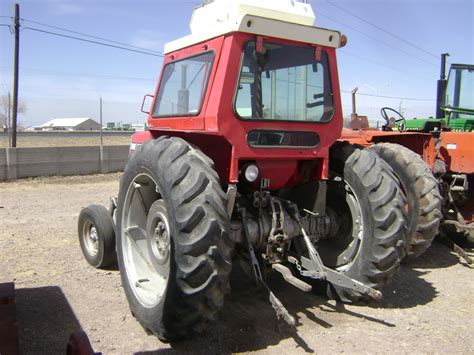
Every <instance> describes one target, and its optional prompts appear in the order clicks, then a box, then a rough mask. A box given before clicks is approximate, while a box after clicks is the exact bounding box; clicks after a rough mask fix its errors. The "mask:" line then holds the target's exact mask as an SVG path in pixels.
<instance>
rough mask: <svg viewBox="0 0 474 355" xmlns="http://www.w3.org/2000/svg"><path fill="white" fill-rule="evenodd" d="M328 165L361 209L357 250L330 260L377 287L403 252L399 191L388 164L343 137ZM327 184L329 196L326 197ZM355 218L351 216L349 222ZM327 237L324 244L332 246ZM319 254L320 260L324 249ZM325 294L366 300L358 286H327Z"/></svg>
mask: <svg viewBox="0 0 474 355" xmlns="http://www.w3.org/2000/svg"><path fill="white" fill-rule="evenodd" d="M329 166H330V171H331V172H333V173H336V174H337V175H338V176H340V177H342V178H343V180H344V181H345V182H347V183H348V184H349V185H350V186H351V189H352V191H353V193H354V194H355V196H356V198H357V200H358V203H359V206H360V211H361V214H362V221H363V233H362V237H361V241H360V246H359V248H358V251H357V254H356V255H355V256H354V257H353V259H352V260H350V262H349V263H345V265H342V266H338V265H332V266H331V265H329V266H330V267H333V268H335V269H337V270H339V271H340V272H342V273H344V274H345V275H347V276H349V277H351V278H354V279H356V280H358V281H360V282H362V283H364V284H365V285H367V286H370V287H372V288H375V289H380V288H381V287H382V286H384V285H386V284H387V283H389V281H390V280H391V279H392V278H393V276H394V275H395V273H396V272H397V271H398V269H399V265H400V262H401V260H402V259H403V257H404V256H405V247H404V245H405V241H406V231H405V223H406V216H405V214H404V206H405V201H404V195H403V193H402V191H401V189H400V187H399V185H398V181H397V180H396V178H395V177H394V176H393V174H392V173H391V171H390V167H389V166H387V164H385V163H384V162H383V161H382V159H381V158H379V157H378V156H377V154H375V153H374V152H372V151H369V150H366V149H359V148H358V147H356V146H354V145H351V144H348V143H336V144H335V145H334V146H333V147H332V148H331V150H330V165H329ZM331 198H332V197H331V188H330V189H329V190H328V199H331ZM352 223H354V221H353V222H352ZM332 242H335V241H332V240H331V239H328V240H327V246H326V247H327V248H331V243H332ZM320 250H321V251H320V254H321V257H322V259H323V261H324V260H325V256H324V255H323V253H322V252H323V250H322V249H320ZM328 294H329V296H330V297H333V298H336V299H339V300H341V301H343V302H357V301H369V298H368V297H367V296H365V295H362V294H360V293H359V292H357V291H354V290H349V289H345V288H340V287H337V286H332V285H329V286H328Z"/></svg>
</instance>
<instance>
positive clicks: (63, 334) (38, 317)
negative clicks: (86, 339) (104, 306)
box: [15, 286, 82, 354]
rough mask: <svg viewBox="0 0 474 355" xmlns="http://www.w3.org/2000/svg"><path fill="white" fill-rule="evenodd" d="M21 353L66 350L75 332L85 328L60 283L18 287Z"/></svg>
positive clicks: (59, 351) (59, 352)
mask: <svg viewBox="0 0 474 355" xmlns="http://www.w3.org/2000/svg"><path fill="white" fill-rule="evenodd" d="M15 299H16V308H17V321H18V323H17V325H18V337H19V340H20V353H22V354H32V353H44V354H51V353H58V354H64V353H65V352H66V346H67V343H68V341H69V337H70V336H71V334H72V333H74V332H78V331H81V330H82V327H81V325H80V323H79V321H78V319H77V318H76V316H75V314H74V311H73V310H72V308H71V305H70V304H69V302H68V301H67V299H66V297H65V296H64V293H63V292H62V290H61V289H60V288H59V287H57V286H48V287H38V288H18V289H16V297H15Z"/></svg>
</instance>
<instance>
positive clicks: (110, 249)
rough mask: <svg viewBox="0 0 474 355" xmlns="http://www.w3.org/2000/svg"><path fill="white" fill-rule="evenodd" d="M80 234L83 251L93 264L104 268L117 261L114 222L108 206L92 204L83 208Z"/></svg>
mask: <svg viewBox="0 0 474 355" xmlns="http://www.w3.org/2000/svg"><path fill="white" fill-rule="evenodd" d="M78 234H79V243H80V245H81V250H82V253H83V254H84V257H85V258H86V260H87V262H88V263H89V264H90V265H91V266H93V267H95V268H97V269H102V268H107V267H111V266H113V265H115V264H116V263H117V255H116V253H115V231H114V222H113V220H112V216H111V215H110V212H109V210H108V209H107V208H105V207H104V206H101V205H91V206H88V207H86V208H84V209H82V210H81V213H80V214H79V218H78Z"/></svg>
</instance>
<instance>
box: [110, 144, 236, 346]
mask: <svg viewBox="0 0 474 355" xmlns="http://www.w3.org/2000/svg"><path fill="white" fill-rule="evenodd" d="M213 166H214V164H213V162H212V160H211V159H210V158H208V157H207V156H206V155H205V154H203V153H202V152H201V151H200V150H199V149H197V148H195V147H194V146H192V145H190V144H189V143H187V142H186V141H184V140H183V139H180V138H176V137H171V138H170V137H160V138H158V139H156V140H153V141H149V142H147V143H145V144H143V146H142V147H141V148H140V149H139V150H138V151H137V152H136V153H135V155H134V156H133V157H131V158H130V159H129V162H128V163H127V166H126V168H125V171H124V175H123V176H122V179H121V184H120V192H119V198H118V210H117V231H118V232H117V253H118V261H119V267H120V271H121V276H122V284H123V287H124V290H125V293H126V296H127V299H128V302H129V305H130V308H131V311H132V314H133V315H134V316H135V317H136V319H137V320H138V321H139V322H140V323H141V324H142V326H143V327H144V328H145V329H146V330H147V331H150V332H152V333H154V334H155V335H156V336H157V337H158V338H160V339H161V340H164V341H174V340H178V339H180V338H183V337H186V336H188V335H190V334H191V333H193V332H194V331H199V330H201V329H202V328H203V325H204V324H205V323H206V321H208V320H211V319H213V317H214V315H215V313H216V312H217V311H219V310H220V309H221V308H222V307H223V302H224V295H225V294H226V293H228V292H229V291H230V287H229V272H230V269H231V252H232V248H233V244H232V242H231V240H230V238H229V228H230V220H229V216H228V214H227V212H226V203H227V200H226V195H225V194H224V192H223V191H222V188H221V185H220V182H219V177H218V175H217V173H216V171H215V170H214V168H213ZM140 174H148V175H149V176H150V177H152V178H153V180H154V181H156V188H157V190H159V194H160V198H161V199H162V201H163V203H164V205H165V206H166V210H167V213H168V218H169V225H170V226H169V227H170V234H171V240H172V242H171V243H170V250H171V251H170V255H171V256H170V266H169V277H168V280H167V284H166V286H165V287H166V288H165V291H164V295H163V297H162V298H161V299H160V301H158V302H159V303H158V304H157V305H156V306H154V307H151V308H149V307H144V306H143V304H142V303H141V302H140V301H139V299H138V298H137V296H136V295H135V294H134V291H133V289H132V288H133V287H135V286H134V285H131V284H130V281H129V277H128V276H127V265H125V262H124V256H123V253H124V250H123V244H122V242H123V241H122V237H119V235H120V236H123V233H124V231H123V230H122V228H123V227H122V222H123V221H122V218H124V217H123V216H124V211H123V209H124V201H125V198H126V193H127V189H129V186H131V184H133V183H134V181H135V180H134V178H135V177H136V176H138V175H140ZM152 208H153V207H152ZM124 238H125V237H124Z"/></svg>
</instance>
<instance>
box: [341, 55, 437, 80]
mask: <svg viewBox="0 0 474 355" xmlns="http://www.w3.org/2000/svg"><path fill="white" fill-rule="evenodd" d="M344 54H347V55H349V56H352V57H355V58H358V59H361V60H364V61H366V62H369V63H372V64H375V65H378V66H381V67H384V68H387V69H391V70H394V71H398V72H400V73H404V74H408V75H412V76H417V77H419V78H421V79H425V80H431V78H428V77H425V76H423V75H419V74H416V73H410V72H407V71H405V70H402V69H399V68H395V67H391V66H389V65H385V64H383V63H379V62H377V61H375V60H372V59H368V58H365V57H362V56H360V55H358V54H355V53H352V52H349V51H347V50H346V51H344Z"/></svg>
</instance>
